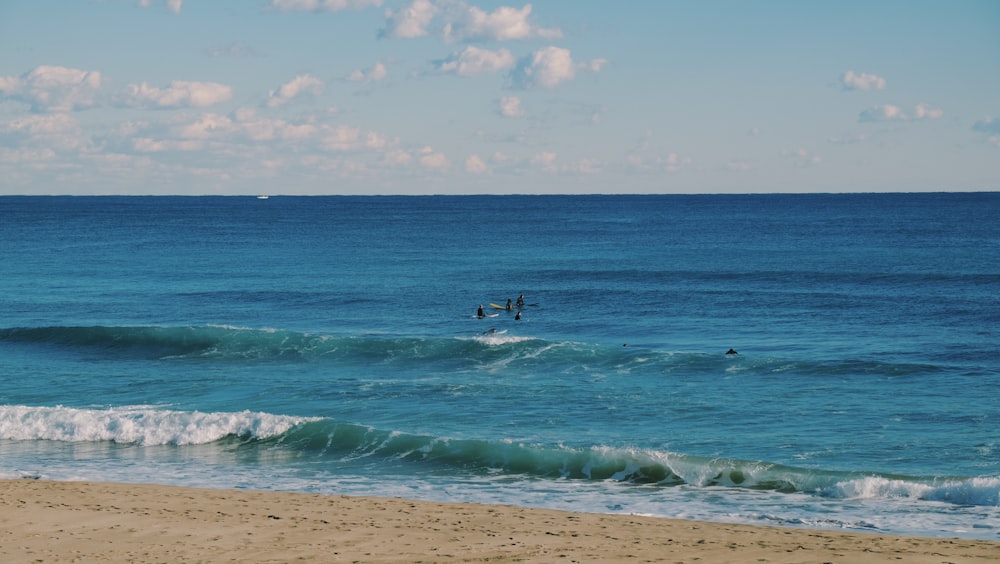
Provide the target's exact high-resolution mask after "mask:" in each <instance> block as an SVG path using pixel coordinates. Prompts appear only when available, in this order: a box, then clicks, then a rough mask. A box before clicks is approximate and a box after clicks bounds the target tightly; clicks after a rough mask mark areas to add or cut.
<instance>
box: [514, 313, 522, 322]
mask: <svg viewBox="0 0 1000 564" xmlns="http://www.w3.org/2000/svg"><path fill="white" fill-rule="evenodd" d="M514 321H521V312H517V313H515V314H514Z"/></svg>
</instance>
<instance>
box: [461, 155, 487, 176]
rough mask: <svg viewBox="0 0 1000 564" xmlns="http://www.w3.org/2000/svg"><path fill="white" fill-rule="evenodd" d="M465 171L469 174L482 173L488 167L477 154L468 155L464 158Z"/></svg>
mask: <svg viewBox="0 0 1000 564" xmlns="http://www.w3.org/2000/svg"><path fill="white" fill-rule="evenodd" d="M465 171H466V172H468V173H471V174H483V173H485V172H488V171H489V168H488V167H487V166H486V163H485V162H483V159H482V158H481V157H480V156H479V155H469V156H468V157H467V158H466V159H465Z"/></svg>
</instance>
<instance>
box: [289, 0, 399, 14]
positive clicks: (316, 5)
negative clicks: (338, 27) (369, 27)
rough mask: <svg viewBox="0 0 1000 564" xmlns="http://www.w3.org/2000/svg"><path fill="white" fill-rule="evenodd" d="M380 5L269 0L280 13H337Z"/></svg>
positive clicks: (359, 0)
mask: <svg viewBox="0 0 1000 564" xmlns="http://www.w3.org/2000/svg"><path fill="white" fill-rule="evenodd" d="M381 5H382V0H271V7H272V8H275V9H276V10H280V11H282V12H339V11H341V10H347V9H355V10H361V9H363V8H369V7H376V8H377V7H378V6H381Z"/></svg>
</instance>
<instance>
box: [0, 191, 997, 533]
mask: <svg viewBox="0 0 1000 564" xmlns="http://www.w3.org/2000/svg"><path fill="white" fill-rule="evenodd" d="M998 211H1000V194H996V193H977V194H863V195H752V196H504V197H501V196H495V197H440V196H435V197H314V198H296V197H272V198H270V199H268V200H258V199H256V198H252V197H218V198H216V197H200V198H174V197H79V198H63V197H3V198H0V237H2V240H3V241H4V245H3V250H2V251H0V256H2V257H3V258H2V262H0V310H2V312H3V317H2V319H0V477H20V476H24V477H40V478H46V479H55V480H75V479H88V480H114V481H134V482H153V483H164V484H181V485H191V486H203V487H218V488H259V489H275V490H294V491H310V492H321V493H347V494H366V495H388V496H401V497H407V498H413V499H432V500H443V501H473V502H488V503H507V504H514V505H523V506H540V507H552V508H558V509H569V510H574V511H589V512H609V513H635V514H646V515H657V516H666V517H681V518H695V519H705V520H711V521H720V522H740V523H752V524H768V525H780V526H792V527H795V526H808V527H819V528H834V529H847V530H861V531H870V532H887V533H906V534H920V535H927V536H955V537H963V538H980V539H990V540H998V539H1000V450H998V442H1000V425H998V422H1000V402H998V401H997V399H998V394H997V392H996V389H997V386H998V384H1000V361H998V356H997V355H996V346H997V342H998V333H1000V331H998V327H1000V222H997V221H996V217H997V212H998ZM520 294H523V295H524V297H525V301H526V304H527V305H525V306H524V307H523V308H521V309H520V312H521V319H519V320H515V318H514V315H515V313H516V311H517V308H515V311H511V312H508V311H504V310H493V309H492V308H490V307H489V304H490V303H497V304H504V303H506V300H507V299H516V298H517V297H518V295H520ZM480 304H483V305H484V306H485V309H486V313H488V314H490V315H495V317H486V318H482V319H480V318H478V317H477V316H476V310H477V308H478V306H479V305H480ZM730 348H733V349H735V350H736V351H738V353H739V354H735V355H727V354H725V353H726V351H727V350H729V349H730Z"/></svg>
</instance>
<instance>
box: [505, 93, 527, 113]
mask: <svg viewBox="0 0 1000 564" xmlns="http://www.w3.org/2000/svg"><path fill="white" fill-rule="evenodd" d="M500 115H502V116H504V117H510V118H515V117H521V116H523V115H524V110H523V109H522V108H521V99H520V98H518V97H517V96H504V97H503V98H500Z"/></svg>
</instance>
